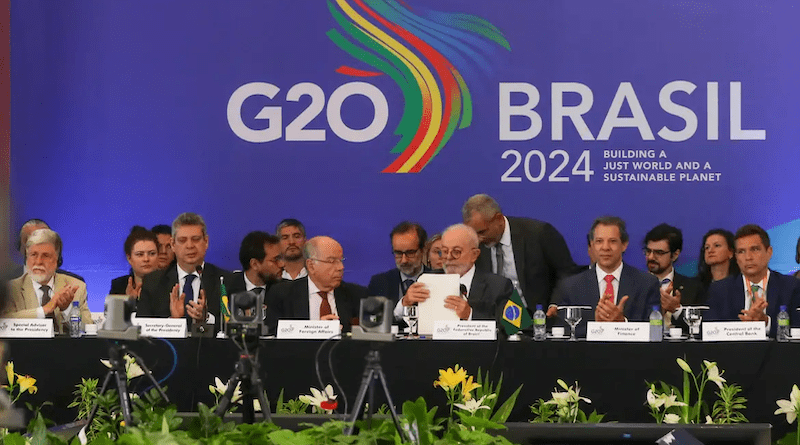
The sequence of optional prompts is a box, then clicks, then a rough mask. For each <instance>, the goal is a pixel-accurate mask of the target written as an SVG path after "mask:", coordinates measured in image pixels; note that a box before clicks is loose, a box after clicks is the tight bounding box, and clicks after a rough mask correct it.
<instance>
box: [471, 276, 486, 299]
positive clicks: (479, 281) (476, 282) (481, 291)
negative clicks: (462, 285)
mask: <svg viewBox="0 0 800 445" xmlns="http://www.w3.org/2000/svg"><path fill="white" fill-rule="evenodd" d="M486 286H487V283H486V280H485V279H484V277H483V274H479V273H478V271H477V270H476V271H475V275H473V276H472V284H470V287H469V295H467V300H468V301H471V302H476V301H480V300H481V299H482V298H483V296H484V295H486Z"/></svg>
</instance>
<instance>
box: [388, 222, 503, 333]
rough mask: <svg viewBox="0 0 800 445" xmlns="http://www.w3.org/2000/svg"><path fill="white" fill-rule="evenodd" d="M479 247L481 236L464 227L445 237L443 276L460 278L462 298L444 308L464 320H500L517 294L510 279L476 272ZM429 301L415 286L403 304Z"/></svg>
mask: <svg viewBox="0 0 800 445" xmlns="http://www.w3.org/2000/svg"><path fill="white" fill-rule="evenodd" d="M478 245H479V240H478V234H477V233H475V230H473V229H472V228H471V227H469V226H467V225H465V224H455V225H452V226H450V227H448V228H447V229H445V231H444V232H443V233H442V253H441V255H442V258H443V260H444V272H445V273H448V274H458V276H459V284H460V288H461V291H460V295H450V296H448V297H447V298H445V302H444V303H445V304H444V306H445V307H446V308H448V309H452V310H453V311H455V313H456V314H457V315H458V317H459V318H460V319H462V320H499V318H500V311H501V310H502V309H503V307H504V306H505V304H506V301H508V299H509V298H510V297H511V294H512V293H513V292H514V285H513V284H511V280H509V279H508V278H505V277H501V276H499V275H496V274H493V273H489V272H483V271H480V270H477V269H476V268H475V260H477V259H478V255H480V254H481V250H480V248H479V247H478ZM416 286H419V287H420V288H421V289H422V290H424V294H416V293H412V289H414V288H415V287H416ZM429 297H430V294H429V293H428V291H427V290H426V289H424V285H423V284H421V283H420V284H415V285H414V286H412V287H411V288H409V291H408V293H407V294H406V296H405V297H404V298H403V299H402V300H400V303H401V304H402V305H404V306H409V305H411V304H414V303H418V302H421V301H425V300H427V299H428V298H429ZM395 314H396V311H395Z"/></svg>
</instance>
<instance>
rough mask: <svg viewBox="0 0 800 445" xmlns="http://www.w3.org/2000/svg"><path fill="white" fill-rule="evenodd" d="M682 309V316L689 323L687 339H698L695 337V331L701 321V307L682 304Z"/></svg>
mask: <svg viewBox="0 0 800 445" xmlns="http://www.w3.org/2000/svg"><path fill="white" fill-rule="evenodd" d="M683 310H684V311H685V313H684V317H685V318H686V323H688V324H689V341H698V339H697V338H696V337H695V331H697V330H698V329H699V328H700V323H701V322H702V321H703V313H702V312H701V310H702V309H701V308H699V307H692V306H684V307H683Z"/></svg>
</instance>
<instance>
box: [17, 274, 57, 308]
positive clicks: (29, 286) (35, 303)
mask: <svg viewBox="0 0 800 445" xmlns="http://www.w3.org/2000/svg"><path fill="white" fill-rule="evenodd" d="M20 291H21V292H22V301H23V302H24V304H25V307H21V308H19V309H35V308H37V307H39V299H38V298H36V291H34V290H33V283H32V282H31V277H30V275H28V274H25V276H23V277H22V287H21V288H20ZM51 296H52V295H51Z"/></svg>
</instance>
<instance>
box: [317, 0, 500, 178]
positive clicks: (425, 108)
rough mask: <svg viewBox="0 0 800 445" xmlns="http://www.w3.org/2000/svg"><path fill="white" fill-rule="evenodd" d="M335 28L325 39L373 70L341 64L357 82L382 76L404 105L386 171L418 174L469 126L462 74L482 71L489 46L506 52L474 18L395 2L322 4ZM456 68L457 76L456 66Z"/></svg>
mask: <svg viewBox="0 0 800 445" xmlns="http://www.w3.org/2000/svg"><path fill="white" fill-rule="evenodd" d="M328 9H329V10H330V12H331V15H332V16H333V18H334V20H336V22H337V23H338V25H339V27H340V28H341V32H340V30H338V29H331V30H330V31H328V33H327V36H328V38H330V39H331V40H332V41H333V42H334V43H335V44H336V45H337V46H338V47H339V48H340V49H342V50H343V51H345V52H346V53H348V54H350V55H351V56H353V57H354V58H356V59H358V60H360V61H361V62H363V63H364V64H366V65H369V66H370V67H372V69H374V70H375V71H372V70H363V69H357V68H353V67H349V66H342V67H340V68H339V69H337V70H336V71H337V72H338V73H340V74H344V75H349V76H355V77H370V76H379V75H383V74H385V75H387V76H389V77H390V78H391V79H392V80H393V81H394V82H395V83H396V84H397V85H398V86H399V87H400V89H401V91H402V93H403V97H404V99H405V104H404V108H403V115H402V117H401V119H400V122H399V124H398V125H397V128H396V129H395V133H394V134H396V135H398V136H400V140H399V141H398V143H397V144H396V145H395V146H394V148H392V150H391V153H396V154H399V156H398V157H397V159H395V161H394V162H392V163H391V164H390V165H389V166H388V167H386V168H385V169H384V170H383V172H384V173H417V172H419V171H421V170H422V169H423V168H425V166H426V165H428V163H429V162H430V161H431V160H432V159H433V158H434V156H436V154H438V153H439V150H441V149H442V147H444V146H445V144H447V142H448V141H449V140H450V138H451V137H452V136H453V133H454V132H455V131H456V130H457V129H462V128H467V127H469V126H470V124H471V123H472V98H471V96H470V92H469V88H468V87H467V84H466V82H465V80H464V77H463V76H462V74H461V73H462V72H466V70H468V65H469V64H470V63H472V64H473V65H474V66H477V67H481V68H485V67H487V66H488V63H487V62H486V61H485V60H484V57H483V56H482V55H481V54H488V53H490V52H491V51H492V50H493V49H494V47H493V45H494V44H497V45H500V46H502V47H504V48H506V49H507V50H509V51H510V50H511V46H510V45H509V43H508V42H507V41H506V39H505V38H504V37H503V35H502V33H501V32H500V30H499V29H497V28H496V27H495V26H493V25H492V24H491V23H489V22H488V21H486V20H484V19H481V18H480V17H476V16H472V15H468V14H460V13H445V12H437V11H420V12H421V13H420V14H415V13H414V12H412V11H411V8H409V7H408V6H407V5H406V4H405V3H402V2H398V1H395V0H328ZM456 65H458V66H459V67H460V68H461V71H459V69H458V68H456Z"/></svg>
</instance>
